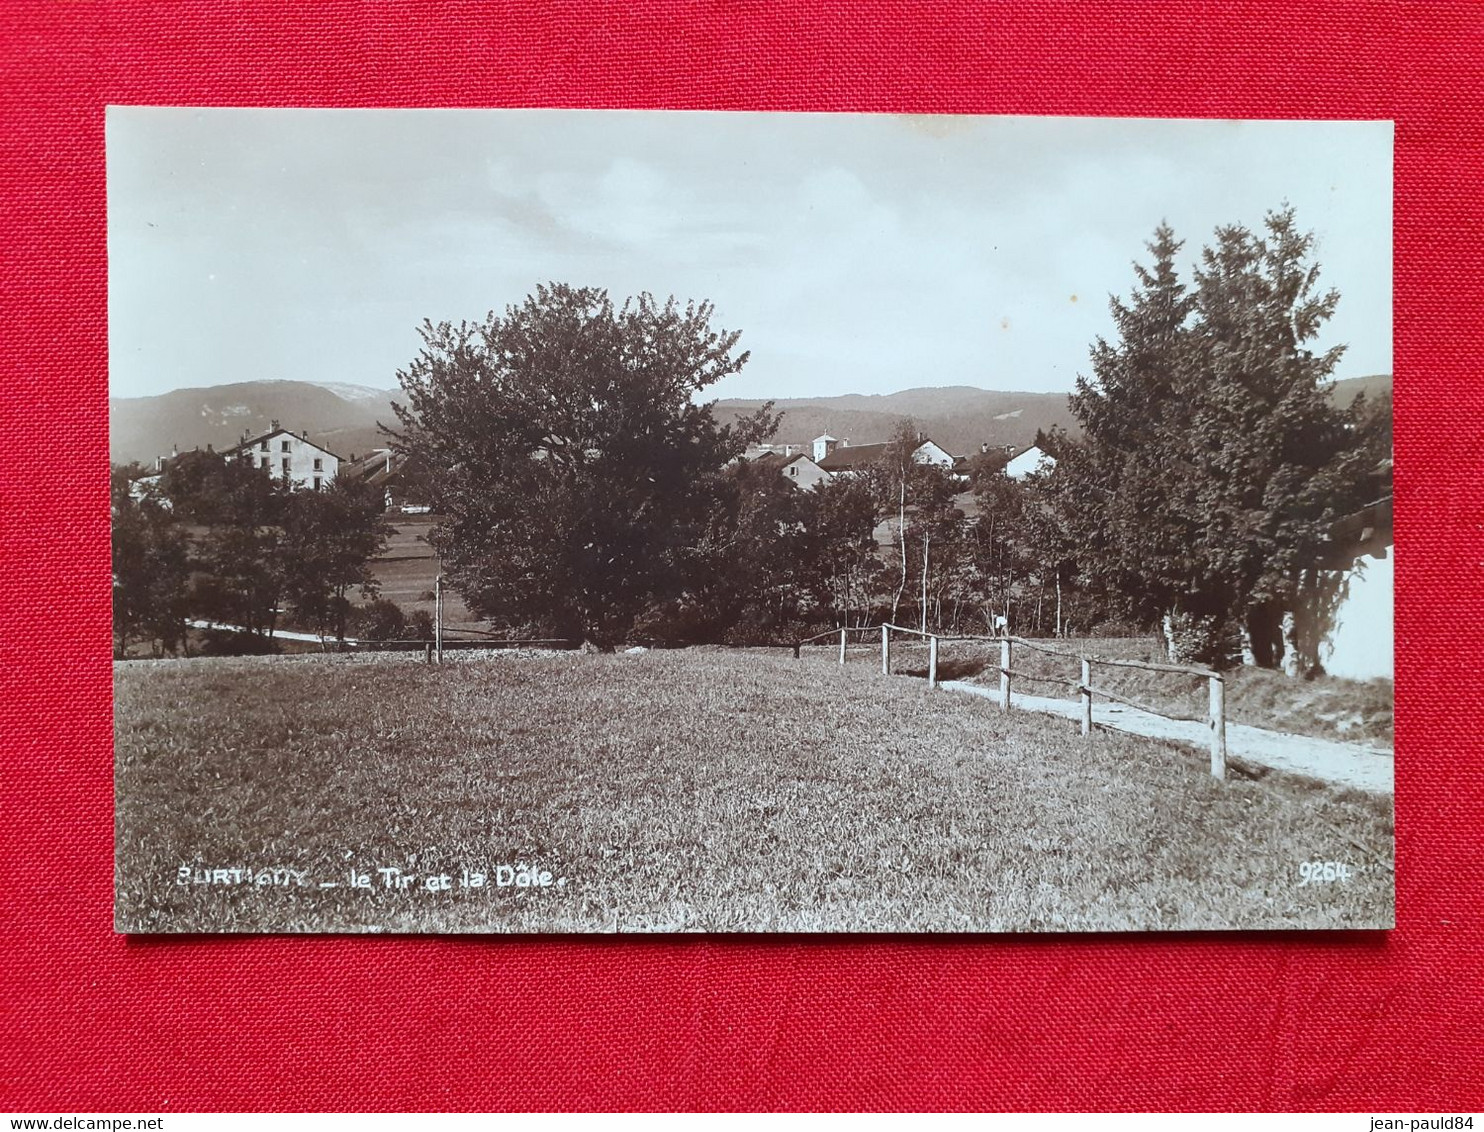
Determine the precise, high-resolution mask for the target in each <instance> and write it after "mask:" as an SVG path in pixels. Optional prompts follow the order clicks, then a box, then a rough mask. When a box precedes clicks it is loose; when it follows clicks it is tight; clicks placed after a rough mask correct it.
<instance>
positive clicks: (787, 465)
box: [753, 445, 831, 488]
mask: <svg viewBox="0 0 1484 1132" xmlns="http://www.w3.org/2000/svg"><path fill="white" fill-rule="evenodd" d="M794 447H795V446H794V445H788V449H789V453H790V454H785V453H783V452H776V451H767V452H763V453H761V454H760V455H758V456H757V457H755V458H754V460H753V463H755V464H756V465H757V466H758V467H759V468H767V469H771V470H775V471H777V472H778V474H779V475H780V476H782V477H783V478H784V479H786V480H787V481H788V482H789V483H791V484H793V485H794V486H795V487H804V488H812V487H817V486H818V485H819V484H821V483H824V482H825V481H826V480H828V479H830V478H831V476H830V473H829V472H827V471H825V470H824V469H823V468H821V467H820V466H819V465H818V464H817V463H815V462H814V461H813V460H811V459H810V458H809V456H808V455H807V454H805V453H803V452H793V451H792V449H793V448H794Z"/></svg>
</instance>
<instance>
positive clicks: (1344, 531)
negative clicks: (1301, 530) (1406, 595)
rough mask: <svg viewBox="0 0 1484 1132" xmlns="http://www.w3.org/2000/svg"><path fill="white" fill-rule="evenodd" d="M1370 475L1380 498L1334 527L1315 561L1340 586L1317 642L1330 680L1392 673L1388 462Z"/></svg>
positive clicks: (1392, 559) (1391, 536)
mask: <svg viewBox="0 0 1484 1132" xmlns="http://www.w3.org/2000/svg"><path fill="white" fill-rule="evenodd" d="M1374 476H1375V479H1376V480H1377V481H1379V485H1378V489H1379V490H1380V491H1382V492H1384V494H1383V495H1381V496H1380V497H1379V498H1378V499H1376V500H1375V501H1374V502H1373V503H1370V504H1368V505H1367V506H1365V507H1363V508H1361V510H1359V511H1357V512H1355V513H1354V514H1353V515H1346V516H1345V517H1344V518H1342V519H1340V520H1338V521H1337V522H1336V523H1335V524H1334V526H1333V527H1332V528H1331V529H1330V537H1329V542H1328V543H1327V544H1326V545H1325V546H1324V547H1323V548H1322V549H1321V551H1320V555H1319V561H1318V562H1317V565H1318V566H1319V568H1320V569H1321V570H1324V571H1334V572H1337V573H1338V576H1339V577H1341V578H1342V579H1343V584H1344V589H1343V594H1342V597H1341V600H1340V602H1339V604H1338V606H1337V607H1336V608H1335V610H1334V612H1333V615H1332V619H1331V620H1330V622H1329V624H1328V625H1327V626H1326V629H1327V631H1326V632H1325V634H1324V637H1323V639H1322V640H1321V642H1320V646H1319V662H1320V664H1322V665H1323V666H1324V670H1325V671H1326V672H1328V673H1329V674H1330V675H1331V676H1343V677H1345V678H1347V679H1350V680H1374V679H1377V678H1384V679H1388V680H1389V679H1391V678H1392V677H1393V674H1394V659H1393V650H1394V634H1393V630H1392V620H1393V610H1394V605H1393V592H1394V586H1395V581H1396V569H1395V557H1394V556H1395V536H1394V534H1393V528H1392V503H1391V500H1392V494H1391V461H1390V460H1385V461H1383V462H1382V464H1381V465H1380V467H1378V468H1377V469H1376V471H1375V473H1374Z"/></svg>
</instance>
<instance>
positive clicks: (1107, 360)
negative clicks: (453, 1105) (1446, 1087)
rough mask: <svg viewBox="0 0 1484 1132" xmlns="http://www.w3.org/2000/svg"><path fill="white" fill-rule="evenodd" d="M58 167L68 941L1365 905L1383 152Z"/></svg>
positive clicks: (814, 926)
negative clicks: (107, 634) (101, 330)
mask: <svg viewBox="0 0 1484 1132" xmlns="http://www.w3.org/2000/svg"><path fill="white" fill-rule="evenodd" d="M106 144H107V192H108V259H109V264H108V290H109V294H108V315H109V330H108V333H109V427H110V435H109V458H110V465H111V469H110V491H109V499H110V511H111V526H112V568H113V578H112V582H113V683H114V775H115V777H114V789H115V878H114V879H115V885H114V915H115V929H116V930H117V931H118V932H123V933H216V932H230V933H256V932H275V933H316V932H318V933H323V932H356V933H371V932H385V933H421V932H439V933H594V932H604V933H613V932H871V933H919V932H937V933H942V932H968V933H976V932H1128V931H1194V930H1247V929H1263V930H1271V929H1347V930H1348V929H1366V930H1376V929H1388V928H1391V927H1392V926H1393V925H1394V904H1395V901H1394V889H1395V883H1394V882H1395V876H1394V850H1393V840H1394V838H1393V795H1394V775H1393V765H1394V733H1393V708H1394V690H1393V660H1392V657H1393V612H1392V608H1393V607H1392V596H1393V561H1394V546H1393V529H1392V376H1391V375H1392V146H1393V127H1392V123H1391V122H1387V121H1234V120H1195V119H1119V118H1104V119H1096V118H1071V117H1066V118H1053V117H1044V118H1037V117H989V116H973V115H889V114H818V113H810V114H802V113H800V114H794V113H753V112H747V113H742V112H731V113H725V112H680V111H586V110H584V111H578V110H477V111H476V110H459V111H454V110H309V109H265V108H241V109H225V108H213V109H199V108H190V107H146V106H114V107H110V108H109V109H108V113H107V123H106Z"/></svg>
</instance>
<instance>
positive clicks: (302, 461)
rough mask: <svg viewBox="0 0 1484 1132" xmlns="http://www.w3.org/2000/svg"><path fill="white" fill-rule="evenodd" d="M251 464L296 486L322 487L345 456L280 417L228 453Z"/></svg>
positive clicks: (229, 455) (332, 476) (235, 458)
mask: <svg viewBox="0 0 1484 1132" xmlns="http://www.w3.org/2000/svg"><path fill="white" fill-rule="evenodd" d="M225 455H226V457H227V459H229V460H238V461H241V462H244V463H246V464H248V465H249V466H251V467H257V468H266V469H267V470H268V474H269V475H271V476H272V477H273V478H274V479H279V480H287V481H289V483H291V484H292V485H293V486H294V487H299V488H304V487H308V488H316V489H317V488H321V487H323V486H325V485H326V484H328V483H329V482H330V481H331V480H332V479H334V478H335V475H336V473H337V472H339V470H340V464H341V459H340V457H339V456H337V455H335V453H333V452H331V451H330V450H329V449H328V448H323V447H321V446H320V445H318V444H315V443H314V442H313V441H312V440H310V439H309V434H308V433H294V432H290V431H289V430H288V429H286V428H280V427H279V425H278V422H277V421H274V422H273V427H272V428H271V429H270V430H269V431H268V432H265V433H263V435H261V436H254V437H252V438H250V439H244V440H243V441H242V442H241V443H240V444H238V445H237V447H235V448H233V449H230V450H229V451H228V452H226V453H225Z"/></svg>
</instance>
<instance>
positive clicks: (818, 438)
mask: <svg viewBox="0 0 1484 1132" xmlns="http://www.w3.org/2000/svg"><path fill="white" fill-rule="evenodd" d="M834 439H835V438H834V437H833V436H831V435H830V434H829V433H827V432H822V433H820V434H819V435H818V436H816V437H815V438H814V441H813V442H814V443H815V444H818V443H819V442H820V441H821V440H834Z"/></svg>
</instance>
